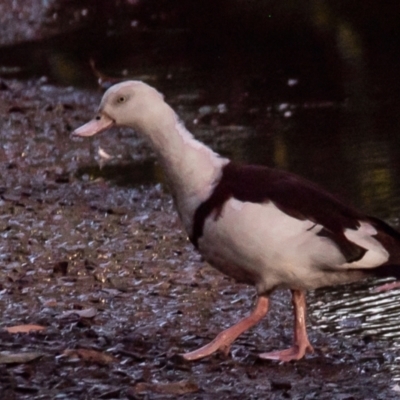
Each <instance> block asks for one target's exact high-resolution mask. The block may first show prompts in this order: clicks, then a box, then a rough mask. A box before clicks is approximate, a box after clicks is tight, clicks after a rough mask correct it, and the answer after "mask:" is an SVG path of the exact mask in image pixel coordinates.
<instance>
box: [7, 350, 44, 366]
mask: <svg viewBox="0 0 400 400" xmlns="http://www.w3.org/2000/svg"><path fill="white" fill-rule="evenodd" d="M42 356H43V353H34V352H32V353H9V352H7V351H4V352H0V364H24V363H27V362H29V361H32V360H35V359H37V358H39V357H42Z"/></svg>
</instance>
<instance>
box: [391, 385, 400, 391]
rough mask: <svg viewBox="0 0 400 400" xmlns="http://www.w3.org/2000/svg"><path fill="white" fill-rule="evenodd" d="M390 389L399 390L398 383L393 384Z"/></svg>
mask: <svg viewBox="0 0 400 400" xmlns="http://www.w3.org/2000/svg"><path fill="white" fill-rule="evenodd" d="M392 390H393V391H395V392H400V385H399V384H398V383H396V384H395V385H394V386H392Z"/></svg>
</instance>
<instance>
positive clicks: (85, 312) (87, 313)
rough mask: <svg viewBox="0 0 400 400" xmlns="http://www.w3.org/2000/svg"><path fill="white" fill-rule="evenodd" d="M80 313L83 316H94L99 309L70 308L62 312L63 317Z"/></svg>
mask: <svg viewBox="0 0 400 400" xmlns="http://www.w3.org/2000/svg"><path fill="white" fill-rule="evenodd" d="M73 314H76V315H79V316H80V317H81V318H93V317H94V316H95V315H96V314H97V309H96V308H94V307H90V308H84V309H83V310H70V311H65V312H63V313H62V314H61V318H67V317H69V316H70V315H73Z"/></svg>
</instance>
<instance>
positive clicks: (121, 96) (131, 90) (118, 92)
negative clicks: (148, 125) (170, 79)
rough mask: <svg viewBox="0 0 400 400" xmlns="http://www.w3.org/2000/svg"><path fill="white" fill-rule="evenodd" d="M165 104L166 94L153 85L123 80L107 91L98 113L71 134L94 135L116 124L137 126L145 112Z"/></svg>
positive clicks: (155, 109) (154, 110) (155, 110)
mask: <svg viewBox="0 0 400 400" xmlns="http://www.w3.org/2000/svg"><path fill="white" fill-rule="evenodd" d="M163 105H166V103H164V99H163V96H162V95H161V94H160V93H159V92H157V90H155V89H154V88H152V87H151V86H149V85H146V84H145V83H143V82H140V81H126V82H121V83H118V84H116V85H114V86H111V87H110V88H109V89H108V90H107V91H106V92H105V93H104V95H103V98H102V100H101V103H100V107H99V109H98V112H97V114H96V116H95V117H94V118H93V119H92V120H91V121H89V122H88V123H86V124H85V125H83V126H81V127H80V128H78V129H76V130H75V131H74V132H73V133H72V134H73V135H75V136H92V135H95V134H96V133H99V132H102V131H104V130H106V129H108V128H110V127H111V126H113V125H120V126H121V125H122V126H129V127H132V128H136V127H137V125H140V122H141V120H142V119H143V116H144V115H146V114H148V113H149V112H151V113H154V112H157V109H158V108H159V107H160V106H163Z"/></svg>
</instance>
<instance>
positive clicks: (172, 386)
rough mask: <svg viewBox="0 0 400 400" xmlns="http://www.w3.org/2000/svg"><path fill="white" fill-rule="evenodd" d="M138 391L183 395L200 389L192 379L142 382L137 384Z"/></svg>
mask: <svg viewBox="0 0 400 400" xmlns="http://www.w3.org/2000/svg"><path fill="white" fill-rule="evenodd" d="M135 391H136V392H137V393H143V392H148V391H151V392H155V393H161V394H174V395H183V394H187V393H195V392H198V391H199V387H198V386H197V384H196V383H194V382H191V381H179V382H168V383H145V382H140V383H138V384H137V385H136V386H135Z"/></svg>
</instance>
